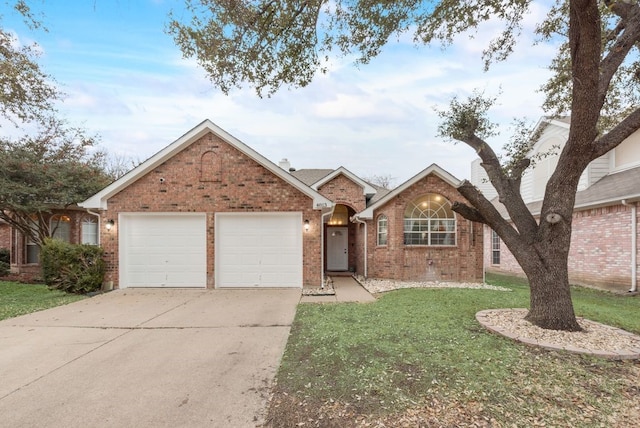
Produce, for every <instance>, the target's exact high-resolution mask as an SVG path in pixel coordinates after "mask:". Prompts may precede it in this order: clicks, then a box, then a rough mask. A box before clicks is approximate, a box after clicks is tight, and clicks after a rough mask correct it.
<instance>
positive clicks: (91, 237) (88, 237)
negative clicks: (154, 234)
mask: <svg viewBox="0 0 640 428" xmlns="http://www.w3.org/2000/svg"><path fill="white" fill-rule="evenodd" d="M81 227H82V243H83V244H85V245H98V222H97V221H96V220H95V219H92V218H85V219H84V220H82V225H81Z"/></svg>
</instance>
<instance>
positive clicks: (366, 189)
mask: <svg viewBox="0 0 640 428" xmlns="http://www.w3.org/2000/svg"><path fill="white" fill-rule="evenodd" d="M339 175H344V176H345V177H347V178H348V179H349V180H351V181H353V182H354V183H356V184H357V185H358V186H360V187H362V194H363V195H365V196H373V195H375V194H376V189H375V188H374V187H373V186H372V185H371V184H369V183H367V182H366V181H364V180H363V179H362V178H360V177H358V176H357V175H355V174H354V173H352V172H351V171H349V170H348V169H347V168H345V167H343V166H341V167H340V168H338V169H336V170H335V171H333V172H332V173H330V174H328V175H326V176H324V177H322V178H321V179H320V180H318V181H316V182H315V183H313V184H311V188H312V189H314V190H318V189H319V188H320V187H322V186H323V185H325V184H327V183H328V182H329V181H331V180H333V179H334V178H336V177H337V176H339Z"/></svg>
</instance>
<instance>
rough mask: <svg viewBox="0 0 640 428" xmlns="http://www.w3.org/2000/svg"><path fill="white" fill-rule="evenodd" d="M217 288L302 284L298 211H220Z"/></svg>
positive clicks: (217, 237)
mask: <svg viewBox="0 0 640 428" xmlns="http://www.w3.org/2000/svg"><path fill="white" fill-rule="evenodd" d="M215 222H216V224H215V243H216V245H215V247H216V248H215V272H216V288H218V287H220V288H224V287H298V288H300V287H302V214H301V213H219V214H216V217H215Z"/></svg>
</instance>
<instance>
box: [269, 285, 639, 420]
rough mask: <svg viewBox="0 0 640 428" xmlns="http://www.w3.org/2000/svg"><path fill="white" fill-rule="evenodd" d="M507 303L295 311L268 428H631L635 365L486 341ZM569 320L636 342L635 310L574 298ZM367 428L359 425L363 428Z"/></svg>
mask: <svg viewBox="0 0 640 428" xmlns="http://www.w3.org/2000/svg"><path fill="white" fill-rule="evenodd" d="M490 282H491V283H493V284H494V285H501V286H506V287H508V288H510V289H511V290H512V291H510V292H504V291H491V290H470V289H413V290H398V291H393V292H389V293H385V294H384V295H382V296H381V297H380V298H379V299H378V301H376V302H375V303H372V304H347V303H344V304H330V305H318V304H302V305H300V306H299V307H298V312H297V315H296V319H295V321H294V324H293V326H292V330H291V336H290V338H289V341H288V345H287V349H286V351H285V355H284V358H283V361H282V364H281V367H280V370H279V373H278V378H277V387H276V389H275V394H274V396H273V399H272V401H271V405H270V410H269V418H268V420H269V424H270V425H271V426H273V427H289V426H291V427H294V426H305V427H308V426H321V427H350V426H373V427H375V426H385V427H404V426H406V427H431V426H433V427H436V426H445V427H447V426H457V427H465V426H492V427H503V426H504V427H514V426H515V427H529V426H563V427H566V426H580V427H600V426H618V427H621V426H622V427H624V426H636V424H637V423H638V422H639V419H638V417H637V416H636V418H635V419H634V414H637V413H640V407H638V406H639V404H638V403H639V402H640V389H639V388H638V382H639V379H640V364H639V363H638V362H628V361H627V362H611V361H606V360H601V359H595V358H592V357H586V356H580V355H574V354H566V353H559V352H552V351H544V350H541V349H537V348H532V347H527V346H525V345H522V344H518V343H515V342H512V341H510V340H509V339H506V338H503V337H501V336H497V335H494V334H490V333H488V332H487V331H485V330H484V329H483V328H482V327H481V326H480V325H479V324H478V322H477V321H476V320H475V314H476V312H478V311H480V310H483V309H492V308H510V307H527V306H528V298H529V292H528V288H527V286H526V283H524V282H523V281H521V280H517V279H514V278H504V277H494V278H492V280H491V281H490ZM573 296H574V302H575V307H576V312H577V314H578V315H579V316H584V317H585V318H589V319H592V320H594V321H599V322H602V323H605V324H610V325H614V326H617V327H621V328H624V329H626V330H629V331H632V332H634V333H640V317H639V316H638V314H640V299H639V298H637V297H629V296H618V295H613V294H609V293H602V292H598V291H593V290H586V289H582V288H576V289H574V290H573ZM367 424H369V425H367Z"/></svg>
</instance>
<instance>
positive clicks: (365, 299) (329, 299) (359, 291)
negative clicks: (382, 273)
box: [300, 276, 376, 303]
mask: <svg viewBox="0 0 640 428" xmlns="http://www.w3.org/2000/svg"><path fill="white" fill-rule="evenodd" d="M331 279H332V280H333V288H334V290H335V292H336V294H334V295H333V296H302V299H301V300H300V303H336V302H357V303H369V302H375V301H376V298H375V297H373V296H372V295H371V293H369V292H368V291H367V290H366V289H365V288H364V287H363V286H362V285H360V283H358V281H356V280H355V279H353V277H351V276H332V277H331Z"/></svg>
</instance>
